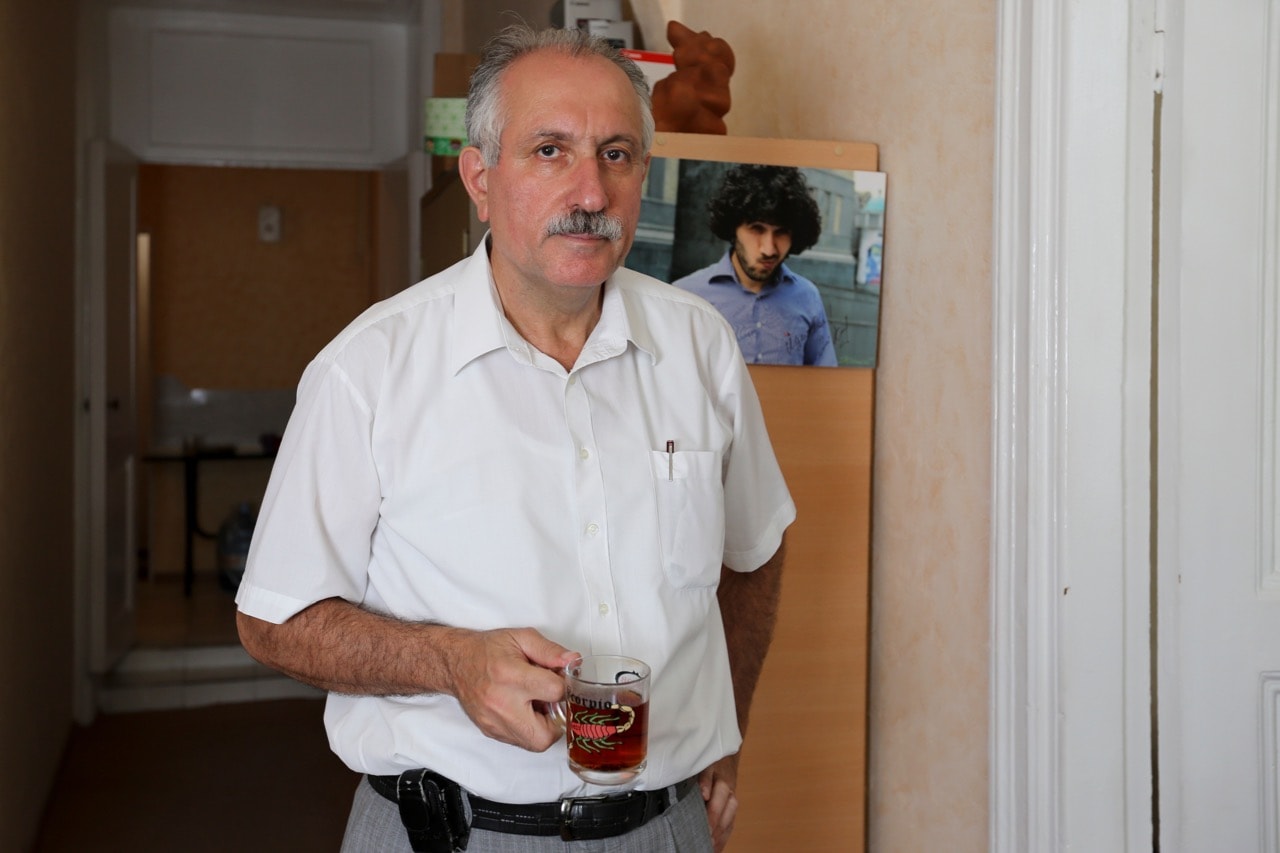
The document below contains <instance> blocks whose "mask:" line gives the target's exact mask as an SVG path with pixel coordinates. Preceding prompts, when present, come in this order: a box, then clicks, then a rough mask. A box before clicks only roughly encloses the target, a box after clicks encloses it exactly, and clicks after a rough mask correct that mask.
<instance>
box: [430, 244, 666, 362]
mask: <svg viewBox="0 0 1280 853" xmlns="http://www.w3.org/2000/svg"><path fill="white" fill-rule="evenodd" d="M629 275H633V273H631V271H630V270H625V269H620V270H617V271H616V272H615V273H614V274H613V275H612V276H610V277H609V279H608V280H607V281H606V282H605V286H604V300H603V302H602V303H601V306H600V320H599V322H597V323H596V327H595V328H594V329H593V330H592V331H591V336H590V337H589V338H588V339H587V343H586V345H585V346H584V347H583V349H582V354H581V355H580V356H579V357H578V366H579V367H582V366H585V365H587V364H591V363H593V362H597V361H603V360H604V359H607V358H612V357H613V356H615V355H620V354H621V353H623V352H624V351H625V350H626V348H627V344H628V342H630V343H633V344H635V345H636V347H637V348H638V349H640V350H642V351H644V352H646V353H648V354H649V356H650V357H651V358H654V359H656V358H657V347H656V343H655V341H654V338H653V335H652V334H651V332H650V330H649V327H648V324H647V323H645V321H644V316H643V313H642V312H640V311H639V310H637V307H636V306H633V305H632V304H631V301H630V300H629V299H628V298H627V295H626V294H627V290H628V288H627V285H626V279H627V277H628V276H629ZM453 332H454V334H453V341H452V344H451V347H450V364H449V369H450V372H451V373H453V374H455V375H456V374H457V373H458V371H460V370H462V368H464V367H465V366H466V365H468V364H469V363H471V362H472V361H474V360H476V359H477V358H479V357H480V356H482V355H485V354H487V353H490V352H493V351H494V350H498V349H506V350H508V351H509V352H510V353H511V355H512V357H513V358H516V359H517V360H519V361H521V362H523V363H525V364H532V363H533V362H534V360H535V352H536V350H535V349H534V347H533V346H532V345H531V344H530V343H529V342H528V341H526V340H525V339H524V338H522V337H521V336H520V333H519V332H517V331H516V329H515V327H514V326H512V325H511V322H510V321H509V320H508V319H507V318H506V315H504V314H503V313H502V300H501V299H499V298H498V289H497V285H495V284H494V281H493V268H492V267H491V266H490V265H489V235H488V234H486V235H485V238H484V239H483V240H481V241H480V245H479V247H477V249H476V250H475V252H473V253H472V255H471V257H470V258H469V259H467V261H466V266H465V267H464V268H463V269H462V270H461V272H460V279H459V280H458V282H457V284H456V286H455V289H454V311H453Z"/></svg>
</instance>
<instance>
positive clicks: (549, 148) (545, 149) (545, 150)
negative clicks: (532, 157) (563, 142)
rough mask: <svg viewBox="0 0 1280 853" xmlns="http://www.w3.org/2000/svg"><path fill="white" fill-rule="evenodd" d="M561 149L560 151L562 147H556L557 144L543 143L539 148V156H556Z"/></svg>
mask: <svg viewBox="0 0 1280 853" xmlns="http://www.w3.org/2000/svg"><path fill="white" fill-rule="evenodd" d="M559 151H560V149H559V148H557V147H556V146H554V145H543V146H542V147H541V148H539V149H538V156H539V157H554V156H556V154H557V153H558V152H559Z"/></svg>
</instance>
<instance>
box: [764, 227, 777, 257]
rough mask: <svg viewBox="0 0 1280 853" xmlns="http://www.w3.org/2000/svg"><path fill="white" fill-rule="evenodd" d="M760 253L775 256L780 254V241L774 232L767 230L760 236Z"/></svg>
mask: <svg viewBox="0 0 1280 853" xmlns="http://www.w3.org/2000/svg"><path fill="white" fill-rule="evenodd" d="M760 254H762V255H768V256H769V257H773V256H774V255H776V254H778V242H777V240H775V239H774V238H773V234H772V233H769V232H766V233H765V234H763V235H762V236H761V237H760Z"/></svg>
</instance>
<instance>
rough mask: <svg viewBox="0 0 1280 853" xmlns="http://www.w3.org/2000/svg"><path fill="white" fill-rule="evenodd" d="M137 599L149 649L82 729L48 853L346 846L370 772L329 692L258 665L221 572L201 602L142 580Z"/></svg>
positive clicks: (128, 664) (50, 813)
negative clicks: (330, 732) (351, 750)
mask: <svg viewBox="0 0 1280 853" xmlns="http://www.w3.org/2000/svg"><path fill="white" fill-rule="evenodd" d="M136 602H137V616H138V619H137V634H136V636H137V640H138V645H137V648H136V649H135V650H134V651H133V652H131V653H130V654H129V655H128V656H126V658H125V660H124V661H122V663H121V666H120V668H119V669H118V671H117V672H116V673H115V674H114V675H113V676H112V677H111V678H110V679H108V682H107V684H106V685H105V688H104V690H103V697H104V701H103V707H104V708H105V709H106V710H105V712H104V713H100V714H98V716H97V718H96V719H95V720H94V722H93V723H92V724H91V725H89V726H77V727H76V728H75V729H74V730H73V732H72V735H71V738H70V741H69V743H68V747H67V752H66V754H65V756H64V758H63V764H62V767H61V769H60V771H59V775H58V778H57V780H56V782H55V785H54V791H53V794H52V796H51V798H50V801H49V804H48V807H47V811H46V814H45V817H44V821H43V823H42V828H41V831H40V835H39V838H38V841H37V844H36V846H35V848H34V851H35V853H62V851H82V850H93V851H102V852H103V853H113V851H120V853H126V851H127V853H170V851H179V850H181V851H192V853H200V851H210V853H213V851H217V853H224V851H236V853H256V851H273V853H281V852H282V853H292V851H307V853H310V851H325V850H334V851H336V850H337V849H338V847H339V845H340V843H341V839H342V830H343V827H344V826H345V823H346V815H347V811H348V809H349V808H350V805H351V795H352V793H353V792H354V790H355V786H356V783H357V781H358V777H357V776H356V775H355V774H354V773H352V772H351V771H350V770H348V769H347V768H346V767H345V766H343V765H342V763H341V762H340V761H338V759H337V758H336V757H335V756H334V755H333V753H332V752H330V750H329V746H328V742H327V740H326V738H325V733H324V727H323V723H322V719H321V715H322V712H323V700H322V698H321V694H320V693H319V692H318V691H315V690H313V689H311V688H307V687H304V686H302V685H299V684H297V683H296V682H293V681H290V680H289V679H285V678H283V677H281V676H278V675H276V674H275V673H272V672H270V671H268V670H266V669H265V668H263V667H261V666H259V665H258V664H256V663H255V662H253V661H252V660H250V659H248V657H247V655H245V654H244V650H243V649H241V648H240V646H239V641H238V639H237V637H236V631H235V604H234V600H233V597H232V594H231V593H229V592H227V591H225V590H223V589H222V588H221V587H220V586H219V584H218V582H217V577H216V575H214V574H212V573H209V574H208V575H207V576H206V575H204V574H203V573H199V574H197V578H196V584H195V588H194V590H193V594H192V596H191V597H190V598H187V597H184V596H183V594H182V583H181V580H180V578H178V577H176V576H174V577H171V578H164V577H161V578H159V579H155V580H150V581H140V582H139V584H138V587H137V597H136ZM248 700H252V701H248ZM299 779H301V780H303V784H298V783H297V780H299Z"/></svg>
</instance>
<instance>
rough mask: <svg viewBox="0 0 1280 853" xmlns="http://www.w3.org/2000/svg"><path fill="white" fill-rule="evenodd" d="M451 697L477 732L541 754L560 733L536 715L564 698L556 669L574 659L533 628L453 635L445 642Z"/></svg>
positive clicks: (544, 719) (556, 728)
mask: <svg viewBox="0 0 1280 853" xmlns="http://www.w3.org/2000/svg"><path fill="white" fill-rule="evenodd" d="M447 645H448V652H447V653H446V657H447V660H448V669H449V673H450V681H451V682H452V685H453V689H452V691H451V692H452V693H453V695H454V696H455V697H457V699H458V701H459V702H460V703H461V704H462V709H463V710H464V711H466V712H467V716H468V717H470V718H471V721H472V722H473V723H475V724H476V727H477V728H479V729H480V731H482V732H484V733H485V734H486V735H488V736H489V737H491V738H493V739H495V740H500V741H502V742H503V743H509V744H511V745H513V746H518V747H522V748H523V749H528V750H532V751H533V752H543V751H544V750H546V749H547V748H548V747H550V746H551V745H552V744H553V743H555V742H556V741H557V740H558V739H559V737H560V735H561V734H562V730H561V729H560V727H559V726H558V725H557V724H556V723H555V722H554V721H553V720H552V719H551V718H550V717H548V716H547V715H546V714H544V713H542V712H541V710H539V709H540V708H542V707H545V705H547V704H550V703H552V702H558V701H560V700H561V699H563V698H564V678H563V676H561V675H560V674H559V670H561V669H562V668H564V667H565V666H566V665H567V664H569V663H571V662H572V661H573V660H575V659H576V658H577V657H578V654H577V653H576V652H571V651H569V650H568V649H566V648H565V647H564V646H561V645H559V644H558V643H553V642H552V641H551V640H548V639H547V638H546V637H544V636H542V635H541V634H539V633H538V632H537V631H535V630H533V629H532V628H515V629H508V630H501V631H484V632H480V633H472V632H458V633H457V634H456V635H455V636H453V637H451V638H450V640H449V642H448V644H447Z"/></svg>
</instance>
